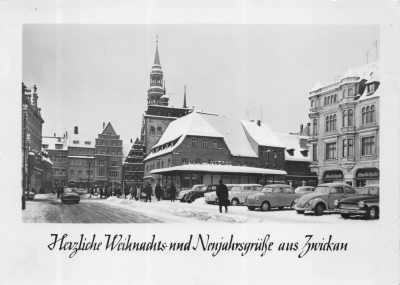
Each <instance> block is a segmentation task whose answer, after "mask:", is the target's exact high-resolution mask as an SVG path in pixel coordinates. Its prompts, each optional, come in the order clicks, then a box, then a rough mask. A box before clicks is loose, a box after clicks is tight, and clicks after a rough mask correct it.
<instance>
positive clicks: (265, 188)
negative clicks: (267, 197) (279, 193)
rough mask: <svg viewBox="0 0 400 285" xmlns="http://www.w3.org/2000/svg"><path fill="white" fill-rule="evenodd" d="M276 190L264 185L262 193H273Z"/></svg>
mask: <svg viewBox="0 0 400 285" xmlns="http://www.w3.org/2000/svg"><path fill="white" fill-rule="evenodd" d="M273 191H274V187H264V188H263V189H262V190H261V193H272V192H273Z"/></svg>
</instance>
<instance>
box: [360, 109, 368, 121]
mask: <svg viewBox="0 0 400 285" xmlns="http://www.w3.org/2000/svg"><path fill="white" fill-rule="evenodd" d="M361 113H362V120H361V121H362V124H366V121H367V120H366V118H367V112H366V108H365V107H363V108H362V109H361Z"/></svg>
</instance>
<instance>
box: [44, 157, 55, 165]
mask: <svg viewBox="0 0 400 285" xmlns="http://www.w3.org/2000/svg"><path fill="white" fill-rule="evenodd" d="M42 160H44V161H46V162H47V163H50V164H53V162H51V160H50V159H49V158H47V157H44V156H42Z"/></svg>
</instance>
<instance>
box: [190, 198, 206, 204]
mask: <svg viewBox="0 0 400 285" xmlns="http://www.w3.org/2000/svg"><path fill="white" fill-rule="evenodd" d="M192 204H195V205H199V204H207V203H206V200H205V198H204V197H202V198H197V199H196V200H194V202H192Z"/></svg>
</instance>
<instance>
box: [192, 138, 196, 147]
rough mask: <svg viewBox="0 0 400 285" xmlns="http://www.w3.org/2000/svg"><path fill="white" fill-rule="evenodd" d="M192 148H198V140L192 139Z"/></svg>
mask: <svg viewBox="0 0 400 285" xmlns="http://www.w3.org/2000/svg"><path fill="white" fill-rule="evenodd" d="M192 146H193V147H195V146H196V139H192Z"/></svg>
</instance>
